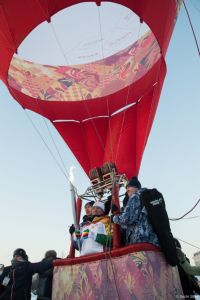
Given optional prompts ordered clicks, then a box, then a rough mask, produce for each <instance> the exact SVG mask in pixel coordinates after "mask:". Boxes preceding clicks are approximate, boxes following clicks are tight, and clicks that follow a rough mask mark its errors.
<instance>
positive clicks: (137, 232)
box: [113, 177, 159, 246]
mask: <svg viewBox="0 0 200 300" xmlns="http://www.w3.org/2000/svg"><path fill="white" fill-rule="evenodd" d="M144 190H145V189H143V188H141V183H140V182H139V180H138V178H137V177H132V179H131V180H130V181H129V182H128V184H127V186H126V192H127V194H128V197H129V200H128V202H127V204H126V207H125V208H124V211H123V213H122V214H118V215H115V216H114V217H113V222H114V223H116V224H119V225H120V226H121V227H122V228H124V229H125V230H126V245H130V244H135V243H145V242H146V243H151V244H154V245H156V246H159V241H158V237H157V235H156V233H155V232H154V230H153V228H152V226H151V224H150V222H149V219H148V213H147V210H146V208H145V207H144V206H143V205H142V203H141V201H140V195H141V193H142V192H143V191H144Z"/></svg>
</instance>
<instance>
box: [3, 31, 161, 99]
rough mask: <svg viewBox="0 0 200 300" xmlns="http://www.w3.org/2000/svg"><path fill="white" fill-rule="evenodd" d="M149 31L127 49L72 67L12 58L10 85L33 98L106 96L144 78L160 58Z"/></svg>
mask: <svg viewBox="0 0 200 300" xmlns="http://www.w3.org/2000/svg"><path fill="white" fill-rule="evenodd" d="M160 55H161V54H160V48H159V45H158V43H157V41H156V39H155V36H154V35H153V33H152V32H151V31H149V32H147V33H146V34H144V35H143V36H142V37H141V38H140V39H139V40H137V41H136V42H135V43H134V44H132V45H131V46H129V47H127V48H126V49H124V50H122V51H120V52H118V53H116V54H114V55H112V56H109V57H107V58H104V59H102V60H98V61H96V62H92V63H87V64H80V65H74V66H49V65H40V64H36V63H32V62H29V61H25V60H22V59H21V58H19V57H18V56H16V55H15V56H14V57H13V59H12V61H11V64H10V68H9V73H8V83H9V85H10V86H11V87H12V88H14V89H16V90H18V91H20V92H22V93H24V94H25V95H28V96H31V97H32V98H35V99H41V100H48V101H79V100H83V99H95V98H98V97H103V96H108V95H110V94H112V93H114V92H117V91H118V90H120V89H123V88H125V87H127V86H129V85H130V84H131V83H133V82H135V81H136V80H138V79H140V78H141V77H142V76H144V75H145V74H146V73H147V72H148V71H149V70H150V69H151V68H152V66H153V65H154V64H155V63H156V62H157V61H158V59H159V58H160Z"/></svg>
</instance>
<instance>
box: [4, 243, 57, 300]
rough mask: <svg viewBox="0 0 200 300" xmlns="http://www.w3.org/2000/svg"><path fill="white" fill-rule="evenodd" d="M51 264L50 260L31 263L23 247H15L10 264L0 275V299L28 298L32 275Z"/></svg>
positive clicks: (16, 299) (26, 299)
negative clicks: (0, 286)
mask: <svg viewBox="0 0 200 300" xmlns="http://www.w3.org/2000/svg"><path fill="white" fill-rule="evenodd" d="M52 266H53V263H52V260H48V261H42V262H38V263H31V262H29V261H28V256H27V254H26V251H25V250H24V249H22V248H18V249H16V250H15V251H14V253H13V259H12V261H11V266H9V267H5V268H4V270H3V273H2V274H1V276H0V284H1V285H2V286H3V287H4V289H3V293H2V294H1V295H0V300H30V299H31V283H32V275H33V274H35V273H42V272H44V271H46V270H48V269H49V268H51V267H52Z"/></svg>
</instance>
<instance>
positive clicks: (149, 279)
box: [53, 251, 182, 300]
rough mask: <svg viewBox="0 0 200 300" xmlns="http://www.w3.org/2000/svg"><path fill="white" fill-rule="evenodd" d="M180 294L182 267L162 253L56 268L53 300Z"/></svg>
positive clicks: (147, 298) (133, 298)
mask: <svg viewBox="0 0 200 300" xmlns="http://www.w3.org/2000/svg"><path fill="white" fill-rule="evenodd" d="M180 295H182V288H181V284H180V279H179V275H178V270H177V268H173V267H171V266H169V265H167V263H166V261H165V259H164V257H163V255H162V253H160V252H154V251H146V252H134V253H131V254H126V255H123V256H121V257H116V258H110V259H102V260H98V261H92V262H90V261H88V262H87V263H82V264H76V265H70V266H56V267H55V268H54V279H53V300H67V299H68V300H85V299H87V300H95V299H112V300H117V299H126V300H136V299H138V300H142V299H144V300H152V299H163V300H166V299H177V298H179V297H180Z"/></svg>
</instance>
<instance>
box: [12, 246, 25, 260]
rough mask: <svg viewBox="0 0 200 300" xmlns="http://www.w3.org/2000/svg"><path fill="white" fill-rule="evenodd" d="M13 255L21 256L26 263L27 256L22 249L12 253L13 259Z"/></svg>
mask: <svg viewBox="0 0 200 300" xmlns="http://www.w3.org/2000/svg"><path fill="white" fill-rule="evenodd" d="M15 255H18V256H21V257H22V258H23V259H24V260H27V261H28V256H27V254H26V251H25V250H24V249H22V248H17V249H16V250H15V251H14V252H13V257H14V256H15Z"/></svg>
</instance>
